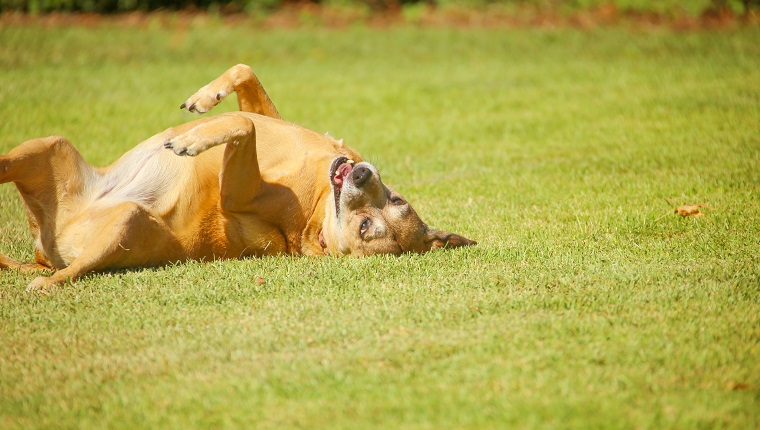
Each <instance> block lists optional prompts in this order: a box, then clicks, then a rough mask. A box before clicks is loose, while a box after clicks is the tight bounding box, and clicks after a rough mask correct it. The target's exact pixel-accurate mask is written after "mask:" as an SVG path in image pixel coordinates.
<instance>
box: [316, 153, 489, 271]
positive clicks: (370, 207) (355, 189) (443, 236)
mask: <svg viewBox="0 0 760 430" xmlns="http://www.w3.org/2000/svg"><path fill="white" fill-rule="evenodd" d="M329 175H330V184H331V186H332V191H333V196H332V197H333V198H332V199H328V200H330V202H329V203H328V207H327V214H326V219H325V223H324V224H323V246H325V247H326V248H327V250H328V251H329V252H330V253H331V254H335V255H359V256H361V255H372V254H402V253H405V252H415V253H423V252H427V251H430V250H431V249H435V248H443V247H448V248H456V247H460V246H468V245H475V241H472V240H470V239H467V238H465V237H462V236H460V235H457V234H453V233H448V232H445V231H441V230H436V229H433V228H429V227H428V226H427V224H425V223H424V222H423V221H422V220H421V219H420V217H419V216H418V215H417V212H415V211H414V209H413V208H412V206H411V205H410V204H409V203H408V202H407V201H406V200H405V199H404V198H403V197H401V195H400V194H399V193H397V192H395V191H393V190H391V189H390V188H388V187H386V186H385V184H383V182H382V181H381V180H380V174H379V173H378V171H377V169H376V168H375V166H373V165H371V164H369V163H366V162H362V163H358V164H356V165H354V163H353V161H351V160H349V159H348V158H346V157H338V158H336V159H335V160H334V161H333V163H332V165H331V167H330V172H329Z"/></svg>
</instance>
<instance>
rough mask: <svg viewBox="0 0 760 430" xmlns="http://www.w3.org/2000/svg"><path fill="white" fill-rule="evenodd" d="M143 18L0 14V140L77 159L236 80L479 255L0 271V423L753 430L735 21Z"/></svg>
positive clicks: (741, 59)
mask: <svg viewBox="0 0 760 430" xmlns="http://www.w3.org/2000/svg"><path fill="white" fill-rule="evenodd" d="M166 24H167V23H165V24H162V23H160V22H159V21H155V22H149V23H148V25H145V26H143V27H129V26H123V25H122V26H111V27H108V26H90V27H74V28H67V27H56V26H34V25H29V26H22V27H19V26H15V25H3V26H0V153H6V152H8V151H9V150H10V149H11V148H12V147H13V146H15V145H17V144H19V143H21V142H23V141H24V140H27V139H30V138H34V137H40V136H47V135H53V134H60V135H63V136H66V137H67V138H69V139H70V140H71V141H72V142H73V143H74V144H75V145H76V146H77V147H78V148H79V149H80V151H81V152H82V153H83V155H84V157H85V158H86V159H87V160H88V161H90V162H91V163H92V164H94V165H106V164H108V163H110V162H111V161H113V160H115V159H116V158H117V157H118V156H119V155H120V154H122V153H123V152H124V151H126V150H127V149H129V148H130V147H132V146H133V145H135V144H136V143H138V142H140V141H141V140H143V139H145V138H147V137H149V136H151V135H152V134H154V133H157V132H159V131H162V130H164V129H165V128H167V127H170V126H172V125H175V124H178V123H182V122H184V121H188V120H190V119H191V118H193V116H192V115H190V114H187V113H185V112H182V111H180V110H179V105H180V104H181V103H182V102H183V101H184V100H185V98H186V97H187V96H188V95H189V94H191V93H193V92H194V91H195V90H196V89H197V88H199V87H200V86H202V85H204V84H205V83H207V82H208V81H209V80H211V79H213V78H214V77H216V76H217V75H218V74H220V73H221V72H223V71H224V70H225V69H226V68H227V67H229V66H231V65H233V64H236V63H247V64H250V65H252V66H253V68H254V70H255V71H256V72H257V73H258V74H259V77H260V78H261V80H262V82H263V83H264V86H265V87H266V88H267V90H268V92H269V94H270V95H271V97H272V99H273V100H274V102H275V104H276V105H277V107H278V108H279V110H280V112H281V113H282V115H283V116H284V117H285V118H286V119H288V120H290V121H293V122H295V123H298V124H301V125H304V126H306V127H308V128H311V129H314V130H316V131H319V132H329V133H330V134H331V135H333V136H337V137H343V138H345V139H346V142H347V143H348V144H349V145H351V146H353V147H354V148H356V149H358V150H359V151H360V152H361V153H363V154H364V155H365V156H367V157H368V158H369V159H370V160H371V161H372V162H373V163H375V164H376V165H377V166H378V167H379V168H380V171H381V172H382V175H383V179H384V181H385V182H386V183H388V184H390V185H391V186H393V187H395V188H396V189H398V190H399V191H400V192H401V193H402V194H404V195H405V196H406V197H407V198H408V199H409V200H410V201H411V202H412V203H413V205H414V206H415V207H416V209H417V211H418V212H419V213H420V214H421V215H422V217H423V218H424V219H425V220H426V221H427V222H428V223H429V224H431V225H433V226H436V227H439V228H442V229H448V230H451V231H455V232H458V233H461V234H463V235H465V236H467V237H470V238H473V239H475V240H477V241H478V242H479V244H478V245H477V246H476V247H472V248H467V249H458V250H447V251H441V252H433V253H429V254H426V255H422V256H419V255H404V256H400V257H373V258H365V259H353V258H322V259H316V258H299V257H288V256H282V257H274V258H264V259H247V260H241V261H212V262H191V263H187V264H179V265H175V266H171V267H163V268H155V269H143V270H131V271H119V272H111V273H102V274H92V275H88V276H86V277H85V278H83V279H81V280H78V281H75V282H72V283H70V284H66V285H64V286H62V287H61V288H59V289H58V290H57V291H54V292H53V293H52V294H50V295H38V294H27V293H25V292H24V289H25V286H26V285H27V284H28V283H29V282H30V281H31V280H32V279H33V278H34V277H35V276H37V275H38V274H26V273H22V274H20V273H16V272H13V271H3V272H0V427H2V428H23V429H29V428H72V427H76V428H129V429H131V428H181V429H184V428H193V427H195V428H257V429H265V428H277V429H280V428H309V429H311V428H345V429H361V428H386V429H404V428H408V429H441V428H457V429H460V428H478V429H481V428H557V427H572V428H658V429H659V428H685V429H693V428H737V429H748V428H757V427H759V426H760V407H759V405H760V318H759V316H758V315H759V314H760V268H759V266H760V257H759V256H758V255H759V254H760V215H759V214H760V44H758V40H760V29H758V28H744V29H733V30H721V31H714V32H709V31H692V32H677V31H671V30H667V29H663V28H659V29H658V28H636V29H626V28H617V29H614V28H608V29H596V30H587V31H580V30H574V29H567V28H565V29H534V30H529V29H519V30H518V29H419V28H410V27H397V28H386V29H370V28H363V27H350V28H345V29H319V28H312V29H301V30H299V29H291V30H265V29H261V28H256V26H255V24H254V23H251V24H250V25H239V26H236V27H223V26H221V25H219V24H215V23H213V22H212V23H194V24H193V23H190V24H188V23H187V22H183V21H176V22H168V25H166ZM235 108H236V103H235V102H234V100H228V101H226V102H225V103H224V104H223V105H221V106H219V108H218V109H217V111H218V112H222V111H225V110H232V109H235ZM687 204H689V205H691V204H705V205H707V206H708V208H707V209H702V212H704V213H705V216H703V217H700V218H693V217H689V218H682V217H680V216H679V215H677V214H675V213H673V211H674V209H675V207H677V206H680V205H687ZM93 234H97V232H93ZM0 253H3V254H5V255H8V256H10V257H12V258H16V259H22V260H32V259H33V247H32V241H31V237H30V235H29V232H28V227H27V226H26V220H25V217H24V210H23V207H22V206H21V204H20V201H19V198H18V195H17V193H16V190H15V188H14V187H13V185H12V184H5V185H2V186H1V187H0ZM258 277H261V278H263V279H264V282H263V283H262V284H259V282H257V278H258Z"/></svg>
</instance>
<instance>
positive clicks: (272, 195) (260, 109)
mask: <svg viewBox="0 0 760 430" xmlns="http://www.w3.org/2000/svg"><path fill="white" fill-rule="evenodd" d="M233 92H236V93H237V95H238V104H239V107H240V109H241V111H240V112H234V113H226V114H222V115H218V116H213V117H204V118H201V119H198V120H195V121H192V122H190V123H187V124H183V125H181V126H178V127H174V128H170V129H168V130H165V131H164V132H162V133H159V134H157V135H155V136H153V137H151V138H149V139H148V140H146V141H144V142H142V143H140V144H139V145H137V146H136V147H135V148H134V149H132V150H131V151H129V152H127V153H126V154H124V155H123V156H122V157H121V158H119V159H118V160H117V161H116V162H114V163H113V164H111V165H110V166H108V167H105V168H102V169H96V168H93V167H91V166H90V165H89V164H87V163H86V162H85V161H84V159H83V158H82V157H81V155H80V154H79V152H77V150H76V149H74V147H73V146H72V145H71V144H70V143H69V142H68V141H67V140H66V139H64V138H62V137H56V136H54V137H47V138H41V139H33V140H30V141H27V142H24V143H22V144H21V145H19V146H17V147H16V148H14V149H12V150H11V151H10V152H9V153H8V154H7V155H4V156H0V183H4V182H11V181H12V182H14V183H15V184H16V186H17V188H18V190H19V192H20V195H21V198H22V199H23V202H24V205H25V207H26V209H27V214H28V220H29V225H30V229H31V231H32V235H33V237H34V239H35V255H36V258H35V259H36V263H34V264H21V263H18V262H16V261H13V260H11V259H9V258H7V257H5V256H2V255H0V269H20V270H39V269H45V268H47V269H54V270H57V271H56V272H55V273H54V274H53V275H52V276H49V277H38V278H36V279H35V280H34V281H33V282H32V283H31V284H30V285H29V288H30V289H38V288H45V287H47V286H49V285H54V284H59V283H61V282H64V281H66V280H67V279H76V278H78V277H80V276H82V275H83V274H85V273H87V272H91V271H96V270H104V269H114V268H127V267H140V266H156V265H162V264H167V263H171V262H177V261H184V260H187V259H205V260H210V259H217V258H240V257H246V256H263V255H273V254H302V255H325V254H333V255H349V254H350V255H370V254H378V253H392V254H400V253H402V252H418V253H419V252H425V251H428V250H430V249H433V248H437V247H442V246H452V247H455V246H464V245H471V244H474V242H473V241H470V240H468V239H465V238H464V237H461V236H458V235H453V234H450V233H446V232H441V231H437V230H433V229H429V228H428V227H427V226H426V225H425V223H424V222H422V220H420V218H419V217H418V216H417V214H416V212H414V209H412V207H411V206H410V205H409V204H408V203H406V201H405V200H403V198H401V197H400V196H399V195H398V194H397V193H395V192H394V191H392V190H390V189H388V188H387V187H386V186H385V185H384V184H383V183H382V181H381V180H380V175H379V173H378V172H377V169H375V168H374V166H372V165H371V164H369V163H365V162H362V158H361V156H360V155H359V154H358V153H356V152H355V151H354V150H353V149H351V148H349V147H347V146H345V145H344V144H343V143H342V142H341V141H337V140H335V139H333V138H331V137H329V136H326V135H322V134H319V133H315V132H313V131H310V130H307V129H305V128H303V127H299V126H297V125H294V124H291V123H288V122H285V121H283V120H281V119H280V115H279V113H278V112H277V109H276V108H275V107H274V105H273V104H272V102H271V100H270V99H269V96H268V95H267V94H266V92H265V91H264V89H263V88H262V86H261V84H260V82H259V80H258V78H257V77H256V76H255V75H254V74H253V72H252V71H251V69H250V67H248V66H245V65H237V66H234V67H232V68H230V69H229V70H228V71H227V72H225V73H224V74H223V75H222V76H220V77H219V78H217V79H216V80H214V81H213V82H211V83H209V84H208V85H206V86H205V87H203V88H201V89H200V90H199V91H198V92H197V93H195V94H194V95H193V96H191V97H190V98H189V99H188V100H187V101H186V102H185V103H184V104H183V105H182V107H183V108H187V109H188V110H190V111H193V112H198V113H204V112H207V111H209V110H210V109H211V108H212V107H213V106H215V105H216V104H217V103H219V102H220V101H221V100H223V99H224V98H225V97H226V96H228V95H229V94H231V93H233ZM339 157H345V158H348V159H351V160H353V161H354V164H353V165H351V167H353V170H350V169H351V167H348V164H350V163H343V162H342V160H344V159H343V158H340V160H338V161H336V162H334V161H335V160H337V159H339ZM339 164H347V166H343V167H345V168H346V171H349V172H350V173H351V174H347V175H346V177H345V178H344V179H345V181H344V183H343V185H342V188H340V187H339V189H341V190H342V191H341V192H340V193H339V197H340V198H339V199H338V200H339V201H338V202H336V201H335V197H334V193H333V187H334V185H333V179H332V178H331V177H330V169H331V166H333V168H334V166H336V165H339ZM336 208H337V209H336Z"/></svg>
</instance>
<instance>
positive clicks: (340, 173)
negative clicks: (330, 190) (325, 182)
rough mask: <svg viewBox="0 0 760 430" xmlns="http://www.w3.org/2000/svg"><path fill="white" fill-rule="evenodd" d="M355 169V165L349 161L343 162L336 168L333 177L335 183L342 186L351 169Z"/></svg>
mask: <svg viewBox="0 0 760 430" xmlns="http://www.w3.org/2000/svg"><path fill="white" fill-rule="evenodd" d="M352 170H354V167H353V166H352V165H350V164H348V163H343V164H341V165H340V166H338V168H337V169H335V177H334V178H333V184H335V185H338V186H342V185H343V179H345V178H346V176H348V174H349V173H351V171H352Z"/></svg>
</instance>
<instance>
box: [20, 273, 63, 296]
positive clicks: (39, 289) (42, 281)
mask: <svg viewBox="0 0 760 430" xmlns="http://www.w3.org/2000/svg"><path fill="white" fill-rule="evenodd" d="M56 285H57V283H56V282H55V281H53V280H51V279H50V278H47V277H44V276H38V277H36V278H34V280H33V281H32V282H31V283H29V285H28V286H27V287H26V292H27V293H40V294H49V293H50V292H51V291H52V290H53V288H54V287H55V286H56Z"/></svg>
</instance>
